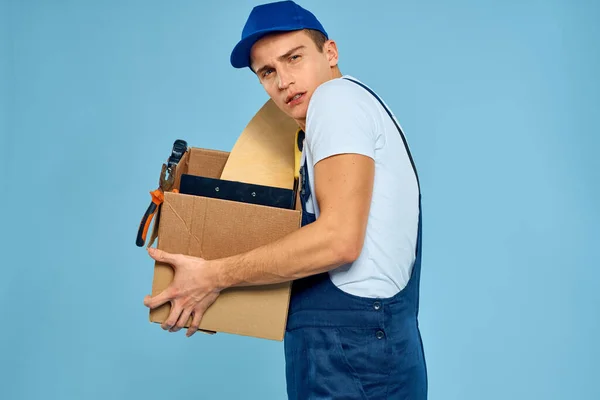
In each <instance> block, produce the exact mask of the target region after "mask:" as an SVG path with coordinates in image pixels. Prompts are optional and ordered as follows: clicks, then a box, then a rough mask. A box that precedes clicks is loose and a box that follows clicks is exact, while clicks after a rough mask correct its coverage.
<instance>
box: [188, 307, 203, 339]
mask: <svg viewBox="0 0 600 400" xmlns="http://www.w3.org/2000/svg"><path fill="white" fill-rule="evenodd" d="M200 321H202V313H200V312H198V311H196V310H194V318H192V324H191V325H190V327H189V328H188V330H187V332H186V333H185V336H187V337H190V336H192V335H193V334H194V333H196V331H197V330H198V327H199V326H200Z"/></svg>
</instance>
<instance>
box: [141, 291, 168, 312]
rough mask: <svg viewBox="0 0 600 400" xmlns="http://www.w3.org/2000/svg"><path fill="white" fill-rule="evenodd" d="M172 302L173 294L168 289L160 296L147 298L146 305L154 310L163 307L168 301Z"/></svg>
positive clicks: (145, 299)
mask: <svg viewBox="0 0 600 400" xmlns="http://www.w3.org/2000/svg"><path fill="white" fill-rule="evenodd" d="M171 300H172V296H171V292H170V291H169V290H168V289H167V290H163V291H162V292H160V293H159V294H157V295H156V296H154V297H152V296H146V297H145V298H144V305H145V306H146V307H148V308H150V309H154V308H156V307H160V306H162V305H163V304H165V303H166V302H167V301H171Z"/></svg>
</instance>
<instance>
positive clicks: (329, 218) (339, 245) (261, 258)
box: [209, 154, 375, 289]
mask: <svg viewBox="0 0 600 400" xmlns="http://www.w3.org/2000/svg"><path fill="white" fill-rule="evenodd" d="M374 173H375V166H374V161H373V159H372V158H370V157H367V156H364V155H359V154H340V155H335V156H332V157H328V158H325V159H323V160H321V161H319V162H318V163H317V164H316V165H315V185H314V186H315V190H316V193H315V195H316V199H317V201H318V203H319V208H320V216H319V218H318V219H317V220H316V221H315V222H314V223H312V224H309V225H306V226H304V227H302V228H300V229H298V230H297V231H294V232H292V233H291V234H289V235H286V236H285V237H283V238H281V239H280V240H277V241H275V242H273V243H270V244H268V245H265V246H261V247H259V248H257V249H254V250H251V251H249V252H246V253H243V254H239V255H235V256H232V257H227V258H223V259H219V260H214V261H209V263H212V264H213V265H211V269H212V268H214V271H215V272H216V279H217V285H218V287H219V289H225V288H228V287H232V286H249V285H262V284H273V283H279V282H286V281H290V280H294V279H298V278H303V277H306V276H309V275H314V274H317V273H321V272H325V271H329V270H331V269H334V268H336V267H338V266H340V265H343V264H345V263H349V262H352V261H354V260H355V259H356V258H357V257H358V256H359V255H360V252H361V250H362V246H363V242H364V237H365V231H366V227H367V219H368V215H369V207H370V204H371V196H372V190H373V181H374Z"/></svg>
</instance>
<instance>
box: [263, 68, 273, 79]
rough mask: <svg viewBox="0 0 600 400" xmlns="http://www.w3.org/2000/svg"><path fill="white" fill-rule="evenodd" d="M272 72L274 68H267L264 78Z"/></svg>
mask: <svg viewBox="0 0 600 400" xmlns="http://www.w3.org/2000/svg"><path fill="white" fill-rule="evenodd" d="M271 72H273V70H272V69H267V70H265V72H263V78H266V77H267V75H269V73H271Z"/></svg>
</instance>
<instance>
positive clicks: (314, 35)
mask: <svg viewBox="0 0 600 400" xmlns="http://www.w3.org/2000/svg"><path fill="white" fill-rule="evenodd" d="M304 32H306V34H307V35H308V36H309V37H310V38H311V39H312V41H313V42H314V43H315V45H316V46H317V50H319V52H321V53H322V52H323V45H325V42H326V41H327V37H326V36H325V35H324V34H323V32H321V31H318V30H316V29H304Z"/></svg>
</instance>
